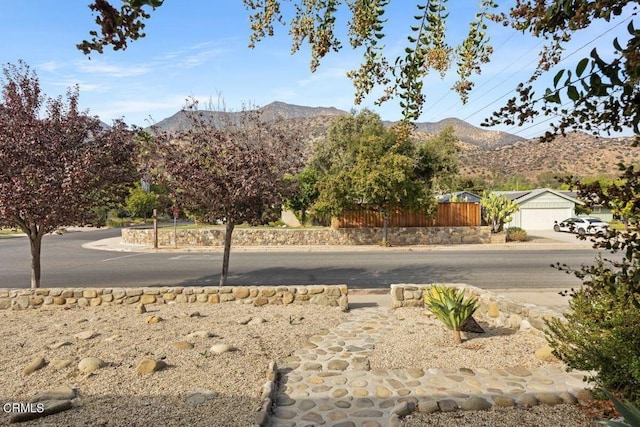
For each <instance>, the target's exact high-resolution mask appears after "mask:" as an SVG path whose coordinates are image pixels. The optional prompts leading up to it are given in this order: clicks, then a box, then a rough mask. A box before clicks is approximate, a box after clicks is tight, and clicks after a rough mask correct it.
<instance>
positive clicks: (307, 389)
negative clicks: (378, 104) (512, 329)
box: [268, 307, 589, 427]
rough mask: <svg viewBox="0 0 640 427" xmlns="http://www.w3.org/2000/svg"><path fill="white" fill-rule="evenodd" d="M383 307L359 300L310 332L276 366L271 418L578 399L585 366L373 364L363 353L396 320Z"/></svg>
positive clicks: (343, 424)
mask: <svg viewBox="0 0 640 427" xmlns="http://www.w3.org/2000/svg"><path fill="white" fill-rule="evenodd" d="M392 313H393V312H392V311H391V310H389V309H387V308H379V307H373V308H359V309H357V310H353V311H352V314H353V315H352V319H351V320H350V321H347V322H344V323H342V324H340V325H338V326H337V327H335V328H333V329H331V330H325V331H322V332H321V333H320V334H318V335H314V336H312V337H310V338H309V340H308V342H307V343H305V345H304V346H303V348H302V349H300V350H298V351H296V353H295V354H294V355H292V356H290V357H288V358H286V359H285V360H284V361H281V362H280V365H279V366H278V376H279V389H278V391H277V394H276V399H275V405H274V406H275V408H274V411H273V414H272V415H271V416H270V420H269V422H270V424H268V425H271V426H282V427H284V426H291V427H294V426H295V427H300V426H320V425H326V426H334V427H356V426H367V427H373V426H380V427H381V426H394V425H395V426H397V425H400V419H401V417H402V416H405V415H408V414H410V413H411V412H412V411H413V410H415V409H418V410H420V411H422V412H435V411H451V410H457V409H465V410H478V409H487V408H489V407H491V406H492V405H498V406H514V405H536V404H538V403H547V404H556V403H563V402H566V403H575V402H576V398H578V399H580V398H581V397H582V394H586V395H589V392H588V391H584V383H583V381H582V378H583V375H584V374H583V373H579V372H577V373H575V372H574V373H571V374H569V373H566V372H564V371H563V370H562V369H560V368H535V369H525V368H506V369H459V370H458V369H450V370H449V369H428V370H422V369H416V368H409V369H394V370H389V371H386V370H370V369H369V361H368V358H367V356H368V355H369V354H370V353H371V351H372V349H373V348H374V346H375V343H376V341H377V340H378V339H380V337H381V336H382V334H384V333H385V332H386V331H388V330H389V329H390V328H391V325H392V324H393V323H394V322H396V321H397V320H396V318H395V316H393V314H392Z"/></svg>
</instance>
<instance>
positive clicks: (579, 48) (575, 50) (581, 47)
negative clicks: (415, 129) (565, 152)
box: [458, 13, 637, 120]
mask: <svg viewBox="0 0 640 427" xmlns="http://www.w3.org/2000/svg"><path fill="white" fill-rule="evenodd" d="M636 14H637V13H633V14H632V15H631V16H630V17H629V18H627V19H625V20H623V21H620V22H618V23H617V24H616V25H614V26H613V27H611V28H609V29H607V30H606V31H604V32H603V33H601V34H599V35H598V36H596V37H595V38H593V39H591V40H590V41H589V42H587V43H585V44H584V45H582V46H580V47H578V48H576V49H574V50H573V51H572V52H571V53H569V54H568V55H566V56H565V57H563V58H562V59H560V60H559V61H558V62H557V64H560V63H561V62H563V61H565V60H566V59H567V58H569V57H571V56H573V55H574V54H576V53H577V52H579V51H580V50H582V49H584V48H585V47H586V46H588V45H590V44H592V43H593V42H595V41H596V40H598V39H600V38H601V37H603V36H604V35H606V34H608V33H609V32H611V31H613V30H614V29H615V28H617V27H619V26H620V25H622V24H624V23H625V22H627V21H630V20H631V19H633V17H634V16H636ZM557 64H556V65H557ZM528 65H529V64H527V66H528ZM525 68H526V66H525ZM522 69H524V68H522ZM522 69H520V70H518V72H519V71H522ZM510 77H511V76H510ZM497 86H499V84H498V85H497ZM497 86H494V88H495V87H497ZM565 87H566V86H565ZM492 89H493V88H492ZM515 90H516V89H511V90H510V91H509V92H507V93H506V94H504V95H502V96H500V97H499V98H497V99H495V100H494V101H492V102H490V103H489V104H486V105H485V106H483V107H482V108H480V109H478V110H476V111H475V112H473V113H471V114H470V115H468V116H467V117H465V118H464V119H462V120H468V119H469V118H471V117H473V116H475V115H476V114H478V113H480V112H481V111H483V110H485V109H486V108H488V107H490V106H491V105H493V104H495V103H496V102H498V101H500V100H501V99H503V98H505V97H506V96H508V95H510V94H511V93H513V92H515ZM540 99H541V98H540ZM540 99H537V100H535V101H532V102H537V101H539V100H540ZM460 111H461V110H458V112H460Z"/></svg>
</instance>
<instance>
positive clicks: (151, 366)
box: [136, 357, 167, 374]
mask: <svg viewBox="0 0 640 427" xmlns="http://www.w3.org/2000/svg"><path fill="white" fill-rule="evenodd" d="M166 367H167V364H166V363H165V362H164V361H163V360H155V359H150V358H148V357H145V358H144V359H142V361H141V362H140V363H138V366H136V372H137V373H139V374H151V373H153V372H157V371H160V370H162V369H164V368H166Z"/></svg>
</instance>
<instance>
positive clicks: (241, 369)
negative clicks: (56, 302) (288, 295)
mask: <svg viewBox="0 0 640 427" xmlns="http://www.w3.org/2000/svg"><path fill="white" fill-rule="evenodd" d="M147 307H148V311H149V312H148V313H146V314H136V311H135V309H136V308H135V307H134V306H111V307H102V306H99V307H90V308H73V309H70V310H63V309H60V308H56V309H37V310H24V311H9V310H3V311H1V312H0V343H1V344H0V389H1V391H0V402H2V403H3V404H4V403H8V402H26V401H27V400H28V399H30V398H31V397H33V396H34V395H35V394H36V393H37V392H42V391H45V390H48V389H52V388H56V387H61V386H69V387H72V388H74V389H77V393H78V397H77V398H76V399H75V400H74V408H73V409H71V410H68V411H65V412H61V413H58V414H55V415H51V416H48V417H45V418H41V419H40V420H36V421H30V422H26V423H23V424H22V425H26V426H32V425H33V426H35V425H38V426H54V425H59V426H61V425H68V426H89V425H91V426H150V425H151V426H153V425H155V426H184V425H189V426H225V427H229V426H250V425H252V424H253V421H254V419H255V410H256V409H257V408H258V407H259V406H260V404H261V402H260V399H259V395H260V391H261V388H262V385H263V384H264V382H265V381H266V371H267V367H268V364H269V362H270V361H272V360H274V359H278V358H281V357H285V356H287V355H289V354H290V353H291V352H293V351H294V350H295V349H297V348H299V347H301V346H302V344H303V343H304V342H305V341H306V338H307V337H309V336H310V335H313V334H314V333H316V332H318V331H319V330H320V329H321V328H328V327H331V326H334V325H336V324H338V323H340V321H342V320H343V319H345V318H346V316H348V314H345V313H342V312H341V311H338V310H337V309H332V308H321V309H320V308H318V307H313V306H296V305H289V306H286V307H278V306H263V307H260V308H256V307H253V306H238V305H236V304H231V303H227V304H215V305H214V304H193V305H186V304H173V305H159V306H147ZM196 311H197V312H199V314H200V316H194V317H189V315H192V314H194V312H196ZM152 315H156V316H160V317H161V318H162V319H163V320H162V321H160V322H159V323H157V324H148V323H146V319H147V318H148V317H150V316H152ZM248 317H260V318H263V319H264V320H266V322H265V323H261V324H255V325H239V324H238V323H237V320H238V319H241V318H248ZM301 317H302V319H300V318H301ZM290 320H291V321H290ZM83 331H94V332H95V337H94V338H91V339H87V340H80V339H77V338H75V337H74V335H76V334H78V333H80V332H83ZM195 331H207V332H211V333H212V334H214V336H213V337H209V338H188V337H187V335H188V334H190V333H192V332H195ZM176 341H189V342H191V343H193V345H194V348H193V349H190V350H179V349H177V348H174V347H173V346H172V343H173V342H176ZM63 342H68V343H69V344H67V345H62V346H60V347H59V348H51V347H52V345H53V347H56V346H55V345H54V344H57V343H63ZM218 343H224V344H228V345H230V346H233V347H235V348H237V350H236V351H230V352H227V353H223V354H213V353H211V352H209V351H208V350H209V348H210V347H211V346H212V345H213V344H218ZM38 356H43V357H44V359H45V360H46V361H47V362H48V364H47V366H45V367H44V368H42V369H40V370H38V371H35V372H34V373H32V374H30V375H27V376H23V375H22V370H23V369H24V368H25V367H26V366H27V365H28V364H29V363H30V362H31V361H32V360H33V359H34V357H38ZM145 356H146V357H151V358H153V359H156V360H164V361H165V362H166V363H167V364H168V367H167V368H165V369H164V370H161V371H158V372H154V373H152V374H148V375H142V374H138V373H136V371H135V369H136V366H137V365H138V363H139V362H140V361H141V360H142V358H143V357H145ZM85 357H98V358H100V359H102V360H103V361H104V362H106V364H107V365H106V366H105V367H104V368H102V369H98V370H97V371H95V372H94V373H93V374H83V373H81V372H80V371H79V370H78V362H79V361H80V360H81V359H82V358H85ZM56 359H57V360H56ZM59 360H71V361H72V363H71V364H70V365H69V366H67V367H64V368H61V369H56V368H55V367H54V362H55V363H57V361H59ZM194 387H202V388H205V389H207V390H211V391H213V392H215V393H217V396H216V397H215V398H213V399H208V400H206V401H205V402H204V403H202V404H199V405H196V406H193V405H191V404H189V403H187V401H186V398H187V394H188V392H189V391H190V390H191V389H193V388H194ZM8 422H9V415H8V414H6V413H4V411H3V413H2V414H1V415H0V425H6V424H8Z"/></svg>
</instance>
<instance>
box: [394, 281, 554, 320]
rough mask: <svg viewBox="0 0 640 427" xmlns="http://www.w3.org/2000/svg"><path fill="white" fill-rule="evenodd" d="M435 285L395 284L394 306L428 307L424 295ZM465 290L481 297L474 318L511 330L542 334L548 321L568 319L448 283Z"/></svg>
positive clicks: (538, 308)
mask: <svg viewBox="0 0 640 427" xmlns="http://www.w3.org/2000/svg"><path fill="white" fill-rule="evenodd" d="M429 286H431V285H415V284H397V285H391V307H393V308H398V307H424V299H423V292H424V290H425V289H427V288H428V287H429ZM447 286H454V287H457V288H461V289H465V290H466V292H467V295H470V296H477V297H478V303H479V307H478V310H477V311H476V312H475V314H474V315H473V317H474V318H475V319H476V320H484V321H486V322H489V323H492V324H494V325H497V326H503V327H506V328H510V329H532V328H533V329H535V330H536V331H538V332H542V331H543V329H544V328H545V324H544V321H545V320H550V319H553V318H560V319H564V316H563V315H562V313H560V312H558V311H555V310H552V309H550V308H547V307H542V306H539V305H536V304H529V303H520V302H516V301H513V300H512V299H510V298H508V297H506V296H504V295H498V294H494V293H493V292H490V291H486V290H484V289H480V288H477V287H475V286H470V285H465V284H458V283H456V284H447Z"/></svg>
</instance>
